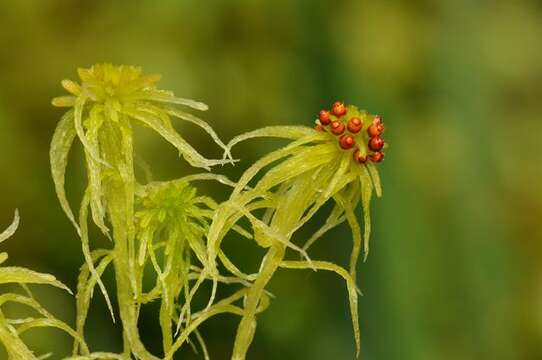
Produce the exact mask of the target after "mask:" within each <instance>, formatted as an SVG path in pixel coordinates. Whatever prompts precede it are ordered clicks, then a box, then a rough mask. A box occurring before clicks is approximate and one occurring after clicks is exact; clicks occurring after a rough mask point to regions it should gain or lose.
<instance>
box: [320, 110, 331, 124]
mask: <svg viewBox="0 0 542 360" xmlns="http://www.w3.org/2000/svg"><path fill="white" fill-rule="evenodd" d="M318 118H319V119H320V123H322V125H328V124H329V123H330V122H331V118H330V117H329V111H327V110H321V111H320V113H319V114H318Z"/></svg>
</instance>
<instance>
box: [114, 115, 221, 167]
mask: <svg viewBox="0 0 542 360" xmlns="http://www.w3.org/2000/svg"><path fill="white" fill-rule="evenodd" d="M123 113H124V114H126V115H128V116H130V117H132V118H134V119H137V120H139V121H141V122H142V123H143V124H145V125H147V126H148V127H150V128H151V129H153V130H154V131H156V132H157V133H158V134H160V136H162V137H163V138H164V139H165V140H167V141H168V142H169V143H171V144H172V145H173V146H175V147H176V148H177V150H179V153H180V154H181V155H182V156H183V157H184V158H185V159H186V161H188V162H189V163H190V165H192V166H195V167H202V168H205V169H210V167H211V166H214V165H220V164H226V163H228V162H229V161H227V160H208V159H205V158H204V157H203V156H202V155H201V154H199V153H198V152H197V151H196V150H195V149H194V148H193V147H192V146H191V145H190V144H188V143H187V142H186V141H185V140H184V139H183V138H182V137H181V135H179V133H177V131H175V129H174V128H173V127H171V126H167V125H165V124H164V123H163V122H162V121H161V120H160V118H158V117H156V116H152V115H150V114H148V113H145V112H141V111H135V110H129V109H124V110H123Z"/></svg>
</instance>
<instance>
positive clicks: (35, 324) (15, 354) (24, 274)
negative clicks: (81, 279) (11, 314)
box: [0, 211, 88, 360]
mask: <svg viewBox="0 0 542 360" xmlns="http://www.w3.org/2000/svg"><path fill="white" fill-rule="evenodd" d="M18 226H19V213H18V212H17V211H16V212H15V218H14V220H13V222H12V224H11V225H10V226H9V227H8V228H7V229H6V230H5V231H4V232H2V233H1V234H0V242H2V241H4V240H7V239H8V238H10V237H11V236H12V235H13V234H14V233H15V231H16V230H17V227H18ZM0 256H1V257H2V260H1V261H0V263H2V262H4V261H5V260H6V259H7V257H8V255H7V253H1V254H0ZM9 283H14V284H19V285H20V286H21V287H22V289H24V290H25V291H26V293H27V294H26V295H20V294H16V293H4V294H2V295H0V342H2V344H3V345H4V346H5V348H6V351H7V353H8V356H9V358H10V360H19V359H25V360H26V359H28V360H32V359H38V357H36V356H35V355H34V354H33V352H32V351H31V350H30V349H29V348H28V347H27V346H26V345H25V343H24V342H23V341H22V340H21V338H20V337H19V336H20V335H21V334H23V333H24V332H26V331H28V330H30V329H33V328H39V327H52V328H57V329H60V330H62V331H64V332H66V333H67V334H69V335H70V336H72V337H73V338H74V340H75V342H76V343H77V344H78V345H79V346H81V347H82V348H83V349H86V350H87V351H88V348H87V345H86V343H85V341H84V340H83V338H82V337H80V336H79V335H78V334H77V333H76V332H75V331H74V330H73V329H72V328H71V327H70V326H68V325H67V324H66V323H64V322H63V321H60V320H58V319H56V318H55V317H54V316H53V315H52V314H50V313H49V312H48V311H47V310H45V309H44V308H43V307H42V306H41V305H40V304H39V303H38V302H37V301H36V300H35V299H34V298H33V296H32V293H31V292H30V290H29V288H28V287H27V286H26V285H27V284H45V285H51V286H55V287H58V288H61V289H64V290H66V291H67V292H69V293H70V294H71V291H70V289H69V288H68V287H67V286H66V285H64V284H63V283H61V282H60V281H58V280H57V279H56V278H55V277H54V276H53V275H50V274H43V273H39V272H35V271H32V270H29V269H26V268H22V267H14V266H7V267H6V266H4V267H0V284H9ZM10 302H11V303H18V304H22V305H25V306H27V307H28V308H30V309H32V310H34V311H35V312H36V314H38V316H39V317H37V318H33V317H32V318H21V319H17V318H16V319H12V318H7V317H6V316H5V315H4V313H3V311H2V310H1V307H2V306H3V305H4V304H6V303H10Z"/></svg>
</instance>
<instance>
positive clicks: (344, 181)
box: [0, 64, 383, 360]
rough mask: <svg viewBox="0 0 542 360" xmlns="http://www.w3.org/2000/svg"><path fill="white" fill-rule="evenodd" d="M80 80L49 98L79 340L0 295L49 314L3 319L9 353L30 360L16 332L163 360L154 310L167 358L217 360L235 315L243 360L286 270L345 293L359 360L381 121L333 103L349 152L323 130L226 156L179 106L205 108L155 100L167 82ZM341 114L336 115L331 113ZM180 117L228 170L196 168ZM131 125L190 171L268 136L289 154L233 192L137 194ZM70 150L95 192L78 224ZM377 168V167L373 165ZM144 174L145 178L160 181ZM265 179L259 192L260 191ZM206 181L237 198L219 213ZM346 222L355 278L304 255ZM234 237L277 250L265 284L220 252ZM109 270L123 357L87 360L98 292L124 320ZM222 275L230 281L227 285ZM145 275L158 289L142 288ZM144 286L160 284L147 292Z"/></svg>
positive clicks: (10, 275) (152, 186)
mask: <svg viewBox="0 0 542 360" xmlns="http://www.w3.org/2000/svg"><path fill="white" fill-rule="evenodd" d="M79 77H80V78H81V84H78V83H75V82H72V81H69V80H64V81H63V82H62V85H63V87H64V88H65V89H66V90H67V91H68V92H69V93H70V94H71V95H68V96H63V97H58V98H55V99H53V105H55V106H60V107H71V108H73V109H70V110H68V111H67V112H66V113H65V114H64V116H63V117H62V119H61V120H60V122H59V123H58V125H57V128H56V131H55V134H54V136H53V140H52V143H51V150H50V160H51V170H52V175H53V180H54V183H55V188H56V192H57V195H58V198H59V201H60V204H61V206H62V208H63V210H64V212H65V213H66V215H67V217H68V218H69V219H70V221H71V222H72V223H73V224H74V226H75V228H76V230H77V233H78V235H79V237H80V239H81V244H82V252H83V256H84V258H85V263H84V264H83V266H82V267H81V269H80V273H79V277H78V285H77V294H76V308H77V314H76V329H75V330H72V329H71V328H70V327H68V326H67V325H66V324H64V323H63V322H61V321H58V320H56V319H55V318H54V317H52V316H51V315H50V314H49V313H47V312H46V311H45V310H44V309H43V308H42V307H41V306H40V305H39V304H38V303H37V302H36V301H35V300H34V299H33V298H32V296H31V295H30V293H29V295H28V296H23V295H17V294H4V295H1V296H0V306H1V305H2V304H3V303H4V302H8V301H12V302H18V303H21V304H25V305H27V306H29V307H31V308H33V309H34V310H36V311H37V312H38V313H39V314H40V315H42V317H41V318H37V319H34V318H31V319H5V317H4V315H3V314H2V313H1V312H0V340H1V341H2V342H4V344H5V345H6V348H7V350H8V353H9V354H10V356H11V357H13V358H15V359H19V358H23V359H27V358H28V359H34V357H33V355H32V353H31V351H30V350H28V349H27V348H26V346H25V345H24V343H23V342H22V341H21V340H20V339H19V337H18V335H19V334H20V333H22V332H24V331H26V330H28V329H31V328H36V327H57V328H59V329H62V330H64V331H66V332H67V333H69V334H70V335H71V336H73V337H74V340H75V341H74V345H73V354H72V357H71V359H81V360H83V359H85V360H86V359H89V360H90V359H132V358H136V359H141V360H156V359H159V357H158V355H155V354H152V353H151V352H150V351H149V350H148V349H147V348H146V345H145V344H144V343H143V341H142V339H141V337H140V334H139V328H138V320H139V314H140V311H141V308H142V306H144V305H146V304H149V303H151V302H159V307H160V310H159V314H158V316H157V319H158V322H159V325H160V328H161V332H162V351H163V354H162V355H163V358H164V359H172V358H173V356H174V355H175V353H176V352H177V351H178V350H179V349H180V348H181V347H182V346H183V345H184V344H187V343H190V344H191V345H192V346H193V347H194V344H193V343H192V342H190V339H191V338H194V339H195V340H196V341H197V343H198V344H199V347H200V348H201V350H202V353H203V356H204V358H205V359H209V358H210V357H209V354H208V351H207V348H206V345H205V341H204V338H203V337H202V336H201V334H200V333H199V331H198V328H199V326H200V325H201V324H202V323H203V322H205V321H207V320H209V319H211V318H213V317H214V316H216V315H219V314H225V313H229V314H234V315H237V316H239V317H240V318H241V320H240V323H239V326H238V329H237V335H236V338H235V342H234V345H233V354H232V359H233V360H244V359H245V358H246V354H247V352H248V349H249V346H250V344H251V342H252V339H253V337H254V334H255V330H256V317H257V315H258V314H260V313H261V312H262V311H264V310H265V309H267V307H268V306H269V304H270V294H269V293H268V292H267V290H266V286H267V284H268V283H269V281H270V280H271V278H272V277H273V275H274V273H275V271H276V270H277V269H279V268H287V269H311V270H314V271H318V270H323V271H331V272H334V273H336V274H338V275H339V276H340V277H341V278H342V279H344V280H345V281H346V285H347V290H348V299H349V306H350V312H351V318H352V326H353V330H354V338H355V343H356V349H357V354H358V355H359V351H360V330H359V322H358V309H357V306H358V293H359V290H358V289H357V287H356V271H357V263H358V259H359V255H360V253H361V248H362V246H364V247H365V255H367V254H368V250H369V236H370V200H371V197H372V193H373V191H375V192H376V194H377V195H378V196H380V194H381V188H380V180H379V175H378V171H377V169H376V167H375V163H373V162H368V161H367V159H368V158H371V156H373V155H374V154H375V153H376V152H378V153H379V154H380V152H379V151H377V150H375V149H374V147H373V146H371V145H369V144H370V141H371V135H367V133H369V134H370V133H371V132H370V131H369V126H370V125H371V124H374V123H377V122H378V123H379V124H380V125H381V119H380V117H375V116H373V115H370V114H368V113H367V112H365V111H360V110H358V109H357V108H356V107H354V106H350V107H348V108H346V107H345V106H344V104H342V103H339V102H337V103H336V104H335V105H334V113H333V114H332V115H331V120H333V123H332V125H333V124H335V125H337V124H339V122H342V121H343V120H344V119H347V120H348V119H350V121H352V118H355V119H358V120H361V121H363V124H364V125H360V127H359V128H357V129H354V130H352V129H351V128H348V131H349V134H350V135H348V136H349V137H350V139H349V141H350V143H349V144H346V145H348V146H345V143H344V136H341V137H339V136H338V135H341V134H342V133H343V132H344V129H345V127H344V125H343V128H342V130H341V131H340V132H338V133H337V132H334V131H332V129H331V128H327V130H326V128H325V126H326V125H328V124H329V123H326V124H324V123H318V122H317V123H318V126H317V128H316V129H312V128H308V127H302V126H277V127H267V128H263V129H259V130H255V131H252V132H249V133H246V134H242V135H240V136H237V137H235V138H234V139H233V140H232V141H230V143H229V144H228V145H225V144H224V143H222V141H221V140H220V139H219V138H218V136H217V135H216V134H215V132H214V131H213V129H212V128H211V127H210V125H208V124H207V123H205V122H204V121H203V120H201V119H199V118H197V117H195V116H193V115H191V114H189V113H186V112H184V111H183V110H181V109H179V108H177V107H176V105H182V106H188V107H190V108H193V109H196V110H206V109H207V107H206V105H204V104H202V103H199V102H196V101H193V100H188V99H182V98H177V97H175V96H174V95H173V93H171V92H169V91H163V90H158V89H156V87H155V85H156V82H157V81H158V79H159V77H158V76H156V75H144V74H143V73H142V71H141V69H139V68H136V67H131V66H113V65H110V64H99V65H95V66H93V67H92V68H90V69H79ZM336 106H338V107H339V108H340V111H335V110H336V109H335V107H336ZM344 115H346V116H344ZM343 116H344V117H343ZM171 117H176V118H179V119H182V120H186V121H189V122H191V123H194V124H196V125H199V126H200V127H201V128H203V129H204V130H205V131H206V132H207V133H208V134H209V135H210V136H211V137H212V139H213V140H214V141H215V142H216V143H217V144H218V145H219V146H220V147H221V148H222V149H223V150H224V157H223V159H221V160H208V159H206V158H204V157H203V156H202V155H200V154H199V153H198V152H197V151H196V150H195V149H194V148H192V147H191V146H190V145H189V144H188V143H187V142H186V141H185V140H184V139H183V137H181V135H179V134H178V133H177V131H176V130H175V129H174V128H173V125H172V123H171ZM134 123H137V124H140V125H143V126H144V127H147V128H150V129H152V130H154V131H155V132H156V133H158V134H159V135H160V136H161V137H163V138H164V139H165V140H167V141H168V142H169V143H171V144H172V145H173V146H174V147H176V148H177V150H178V151H179V153H180V154H181V155H182V156H183V157H184V158H185V159H186V160H187V161H188V162H189V163H190V164H191V165H192V166H195V167H201V168H205V169H207V170H210V168H211V167H212V166H214V165H218V164H226V163H232V162H233V160H232V158H231V149H232V148H233V146H235V145H236V144H238V143H239V142H242V141H245V140H248V139H252V138H259V137H275V138H282V139H288V140H291V142H290V143H289V144H288V145H287V146H285V147H283V148H281V149H278V150H275V151H273V152H270V153H269V154H267V155H265V156H264V157H262V158H261V159H260V160H258V161H256V162H255V163H254V164H253V165H252V166H251V167H250V168H249V169H247V170H246V171H245V172H244V173H243V174H242V176H241V178H240V179H239V181H238V182H232V181H230V180H229V179H227V178H226V177H225V176H223V175H219V174H212V173H202V174H195V175H189V176H185V177H183V178H181V179H177V180H172V181H165V182H148V183H147V184H141V183H140V182H138V181H137V180H136V176H135V170H134V147H133V142H134V139H133V129H132V125H133V124H134ZM360 124H361V123H360ZM337 126H339V125H337ZM339 127H340V126H339ZM360 130H363V131H360ZM382 131H383V127H382ZM75 139H78V140H79V141H80V142H81V143H82V145H83V149H84V156H85V163H86V168H87V186H86V189H85V191H84V195H83V199H82V201H81V204H80V209H79V214H78V218H77V219H76V217H75V214H74V212H73V211H72V209H71V206H70V204H69V202H68V199H67V196H66V192H65V173H66V168H67V162H68V155H69V152H70V150H71V148H72V146H73V143H74V141H75ZM353 144H355V147H353ZM373 150H374V152H373ZM380 155H381V154H380ZM371 159H373V158H371ZM375 159H376V160H375ZM380 160H381V158H380V159H377V158H374V159H373V161H374V162H378V161H380ZM270 165H272V166H270ZM146 171H147V172H148V173H149V174H150V171H151V169H150V168H147V169H146ZM257 177H259V180H257V181H255V179H256V178H257ZM149 178H150V176H149ZM208 180H212V181H216V182H219V183H221V184H224V185H226V186H229V187H231V188H233V190H232V193H231V195H230V197H229V199H228V200H226V201H225V202H223V203H221V204H218V203H217V202H216V201H215V200H213V199H212V198H211V197H209V196H205V195H202V194H200V193H199V192H198V190H197V188H196V187H195V186H194V185H193V183H194V182H196V181H208ZM254 182H255V184H252V183H254ZM329 201H332V202H333V203H334V207H333V209H332V211H331V213H330V214H329V216H328V218H327V220H326V222H325V223H324V224H323V225H322V226H321V228H320V229H319V230H318V231H316V232H315V233H314V235H313V236H311V237H310V238H309V239H307V241H305V243H304V244H303V245H302V246H300V245H297V244H295V243H294V242H293V241H292V237H293V235H294V234H295V233H296V232H297V231H298V230H299V229H300V228H301V227H303V226H304V225H305V224H306V223H307V222H308V221H309V220H310V219H312V218H313V216H314V215H315V214H316V213H317V212H319V210H320V209H321V208H322V207H323V206H324V205H325V204H326V203H328V202H329ZM359 204H361V208H362V209H363V218H364V234H363V236H362V234H361V226H360V224H359V223H358V220H357V215H356V209H357V208H358V205H359ZM262 213H263V215H261V214H262ZM89 216H91V217H92V220H93V222H94V224H95V225H96V226H97V227H98V228H99V229H100V230H101V232H102V233H103V234H104V235H105V236H107V237H108V238H109V239H110V240H111V241H112V244H113V247H112V248H111V249H94V248H93V246H92V244H91V239H90V236H89V225H88V218H89ZM241 219H247V220H248V222H249V223H250V225H251V231H247V230H246V229H244V228H243V227H241V226H240V224H239V221H240V220H241ZM343 222H346V223H348V225H349V227H350V229H351V231H352V238H353V245H352V251H351V256H350V264H349V269H348V270H347V269H345V268H343V267H342V266H340V265H339V264H335V263H333V262H330V261H325V260H312V259H311V258H310V257H309V255H308V252H307V251H308V249H309V248H310V246H311V245H312V244H314V242H315V241H317V240H318V239H320V238H321V237H322V236H323V235H324V234H325V233H326V232H327V231H329V230H330V229H332V228H333V227H335V226H337V225H339V224H341V223H343ZM17 225H18V215H17V214H16V218H15V220H14V223H13V224H12V225H11V226H10V227H9V228H8V229H7V230H6V231H5V232H4V233H2V234H0V242H1V241H3V240H5V239H6V238H8V237H9V236H11V235H12V234H13V233H14V231H15V229H16V227H17ZM231 231H234V232H236V233H237V235H240V236H243V237H245V238H248V239H253V240H254V241H255V242H256V243H257V244H258V245H259V246H261V247H263V248H266V249H268V250H267V255H266V256H265V257H264V258H263V259H262V260H261V265H260V270H259V271H258V273H256V274H247V273H245V272H243V271H242V270H240V269H239V267H238V266H237V265H236V264H235V263H234V262H232V261H231V260H230V259H229V257H228V256H227V255H226V254H225V253H224V251H223V250H222V248H221V244H222V241H223V239H224V237H225V236H226V235H227V234H228V233H230V232H231ZM292 250H293V251H294V252H297V253H298V254H300V255H301V256H302V258H303V260H297V261H293V260H288V256H287V254H288V252H289V251H292ZM6 258H7V254H5V253H2V254H0V263H1V262H3V261H4V260H5V259H6ZM110 265H112V266H113V268H114V271H115V279H116V285H117V286H116V292H117V294H116V295H117V296H116V297H117V299H118V313H119V315H120V319H121V321H122V328H123V339H124V348H123V351H122V353H119V354H115V353H109V352H92V351H91V349H89V347H88V346H87V345H86V343H85V341H84V338H85V323H86V320H87V316H88V313H89V308H90V305H91V299H92V296H93V293H94V290H95V288H96V286H98V288H99V289H100V291H101V292H102V294H103V295H104V297H105V300H106V302H107V306H108V308H109V311H110V314H111V317H112V319H113V321H115V312H116V311H115V307H114V306H113V304H112V303H111V301H110V299H109V295H108V292H107V289H106V287H105V284H104V283H103V282H102V280H101V277H102V275H103V273H104V271H105V270H106V269H107V268H108V266H110ZM149 269H152V271H150V272H149V271H148V270H149ZM219 269H225V270H226V271H227V272H228V273H229V274H228V275H223V274H221V273H220V271H219ZM148 276H150V277H151V278H150V279H147V277H148ZM144 278H145V279H144ZM144 280H145V281H144ZM149 280H150V281H149ZM205 281H210V282H211V284H212V290H211V294H210V298H209V301H208V304H207V305H206V306H205V307H204V308H202V309H199V310H196V309H195V306H194V304H193V299H194V296H195V295H196V293H197V292H198V290H199V289H201V288H202V287H201V285H202V284H203V283H204V282H205ZM0 283H20V284H21V285H22V286H23V287H24V284H27V283H34V284H49V285H53V286H56V287H60V288H63V289H65V290H67V291H69V289H68V288H66V287H65V286H64V285H63V284H62V283H60V282H58V281H57V280H56V279H55V278H54V277H53V276H51V275H47V274H41V273H36V272H33V271H31V270H27V269H23V268H16V267H3V268H0ZM144 284H152V285H151V286H150V288H149V289H147V288H145V287H144ZM219 284H221V286H222V285H224V286H227V287H228V288H229V287H234V289H235V290H234V291H233V293H232V292H231V291H228V292H226V293H229V294H230V295H228V296H226V297H224V298H222V299H220V298H218V296H217V294H218V286H219ZM24 288H25V289H26V287H24Z"/></svg>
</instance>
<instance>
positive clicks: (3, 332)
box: [0, 312, 38, 360]
mask: <svg viewBox="0 0 542 360" xmlns="http://www.w3.org/2000/svg"><path fill="white" fill-rule="evenodd" d="M8 326H9V324H8V322H7V320H6V318H5V317H4V314H3V313H2V312H0V342H1V343H2V344H4V346H5V347H6V351H7V353H8V356H9V359H10V360H11V359H12V360H16V359H25V360H37V359H38V358H37V357H36V356H35V355H34V354H33V353H32V351H30V349H28V347H27V346H26V345H25V344H24V343H23V341H22V340H21V339H20V338H19V337H18V336H15V335H14V334H13V333H12V332H11V331H9V329H8Z"/></svg>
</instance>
